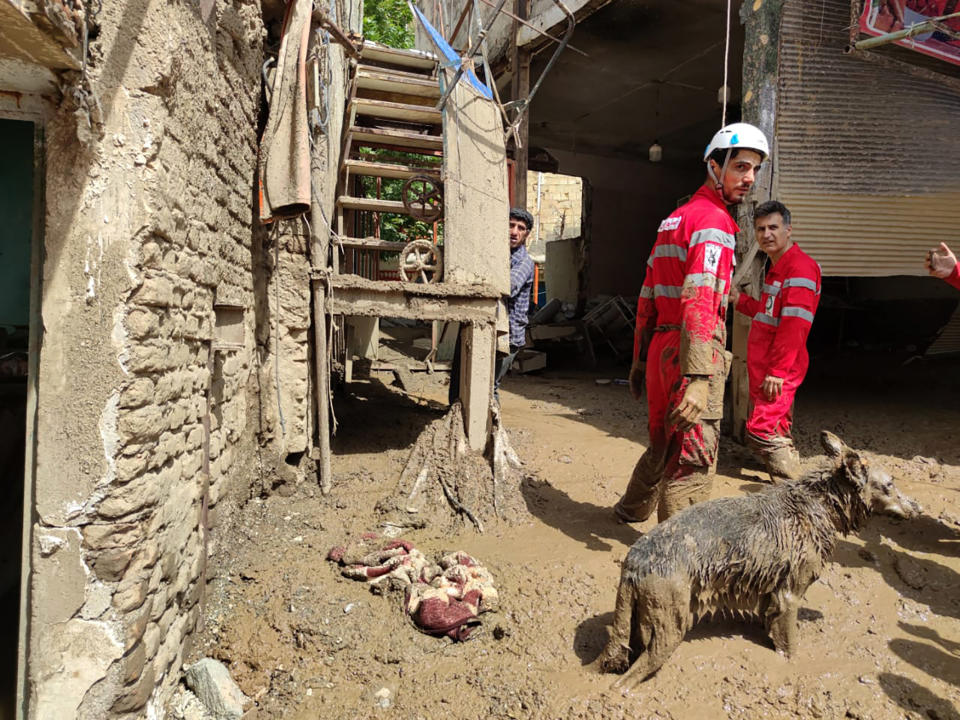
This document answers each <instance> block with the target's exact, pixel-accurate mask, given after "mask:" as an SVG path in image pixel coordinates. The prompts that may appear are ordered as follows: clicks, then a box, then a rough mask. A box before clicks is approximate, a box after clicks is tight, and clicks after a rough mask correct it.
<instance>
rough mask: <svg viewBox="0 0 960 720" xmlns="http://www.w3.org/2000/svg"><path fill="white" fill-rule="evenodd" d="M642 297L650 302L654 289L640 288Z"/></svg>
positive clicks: (648, 287) (645, 286)
mask: <svg viewBox="0 0 960 720" xmlns="http://www.w3.org/2000/svg"><path fill="white" fill-rule="evenodd" d="M640 297H642V298H647V299H648V300H649V299H650V298H652V297H653V288H652V287H650V286H649V285H644V286H643V287H642V288H640Z"/></svg>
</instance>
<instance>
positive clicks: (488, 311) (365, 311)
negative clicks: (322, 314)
mask: <svg viewBox="0 0 960 720" xmlns="http://www.w3.org/2000/svg"><path fill="white" fill-rule="evenodd" d="M313 282H314V283H322V282H324V279H322V276H321V277H314V279H313ZM330 291H331V292H330V296H329V297H328V298H327V302H326V310H327V312H328V313H329V314H331V315H360V316H376V317H398V318H409V319H412V320H455V321H457V322H469V323H493V322H494V321H495V320H496V314H497V301H498V300H499V299H500V294H499V293H497V292H496V291H495V290H493V289H492V288H490V287H487V286H484V285H457V284H452V283H439V284H437V285H424V284H420V283H405V282H397V281H386V282H382V281H374V280H367V279H365V278H361V277H358V276H356V275H336V276H334V277H332V278H331V280H330Z"/></svg>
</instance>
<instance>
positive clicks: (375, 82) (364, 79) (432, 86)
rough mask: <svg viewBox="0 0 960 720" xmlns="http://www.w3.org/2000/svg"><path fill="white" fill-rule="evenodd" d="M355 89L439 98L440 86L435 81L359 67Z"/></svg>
mask: <svg viewBox="0 0 960 720" xmlns="http://www.w3.org/2000/svg"><path fill="white" fill-rule="evenodd" d="M357 88H358V89H360V90H376V91H377V92H385V93H392V94H394V95H413V96H416V97H426V98H439V97H440V86H439V85H438V84H437V81H436V80H435V79H426V78H423V77H422V76H421V77H415V76H410V75H406V74H404V75H399V74H393V73H391V72H389V71H385V70H380V69H379V68H371V67H366V66H360V67H359V68H358V69H357Z"/></svg>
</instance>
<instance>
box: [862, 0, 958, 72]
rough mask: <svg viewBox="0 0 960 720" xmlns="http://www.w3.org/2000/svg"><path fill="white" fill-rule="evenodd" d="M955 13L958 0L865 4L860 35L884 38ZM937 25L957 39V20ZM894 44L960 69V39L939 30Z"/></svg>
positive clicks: (895, 0)
mask: <svg viewBox="0 0 960 720" xmlns="http://www.w3.org/2000/svg"><path fill="white" fill-rule="evenodd" d="M955 12H960V0H865V2H864V7H863V13H862V14H861V15H860V31H861V32H863V33H866V34H867V35H886V34H887V33H891V32H896V31H898V30H905V29H907V28H909V27H910V26H911V25H917V24H919V23H922V22H924V21H925V20H930V19H931V18H937V17H942V16H944V15H950V14H951V13H955ZM941 25H942V26H943V27H945V28H946V29H947V30H949V31H952V32H953V33H956V34H957V35H958V36H960V17H958V18H952V19H950V20H944V21H942V22H941ZM896 44H897V45H900V46H901V47H905V48H910V49H911V50H916V51H917V52H920V53H923V54H924V55H931V56H933V57H936V58H940V59H941V60H946V61H947V62H950V63H954V64H955V65H960V37H954V36H953V35H951V34H949V33H946V32H942V31H940V30H936V29H935V30H930V31H929V32H922V33H920V34H919V35H914V36H913V37H912V38H907V39H906V40H898V41H897V42H896Z"/></svg>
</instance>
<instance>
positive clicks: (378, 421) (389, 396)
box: [332, 379, 447, 455]
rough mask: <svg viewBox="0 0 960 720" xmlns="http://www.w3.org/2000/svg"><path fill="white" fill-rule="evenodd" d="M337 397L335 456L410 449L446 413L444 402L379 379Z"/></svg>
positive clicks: (357, 385)
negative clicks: (426, 398) (413, 394)
mask: <svg viewBox="0 0 960 720" xmlns="http://www.w3.org/2000/svg"><path fill="white" fill-rule="evenodd" d="M348 388H349V389H348V390H347V391H346V392H340V393H338V394H337V395H336V396H335V397H334V409H335V411H336V417H337V423H338V426H339V427H338V428H337V434H336V435H334V437H333V441H332V449H333V453H334V454H335V455H352V454H354V453H372V452H380V451H383V450H390V449H398V448H407V447H411V446H412V445H413V444H414V443H415V442H416V441H417V438H418V437H419V436H420V433H421V432H422V431H423V429H424V428H425V427H426V426H427V425H429V424H430V423H431V422H432V421H434V420H436V419H437V418H439V417H442V416H443V414H444V413H446V411H447V405H446V404H444V403H438V402H433V401H430V400H423V399H419V400H418V399H417V398H414V397H411V396H410V395H407V394H406V393H404V392H403V391H401V390H399V389H396V388H393V387H390V386H388V385H386V384H384V383H383V382H382V381H381V380H379V379H371V380H370V381H368V382H363V383H351V384H350V385H349V386H348Z"/></svg>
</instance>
